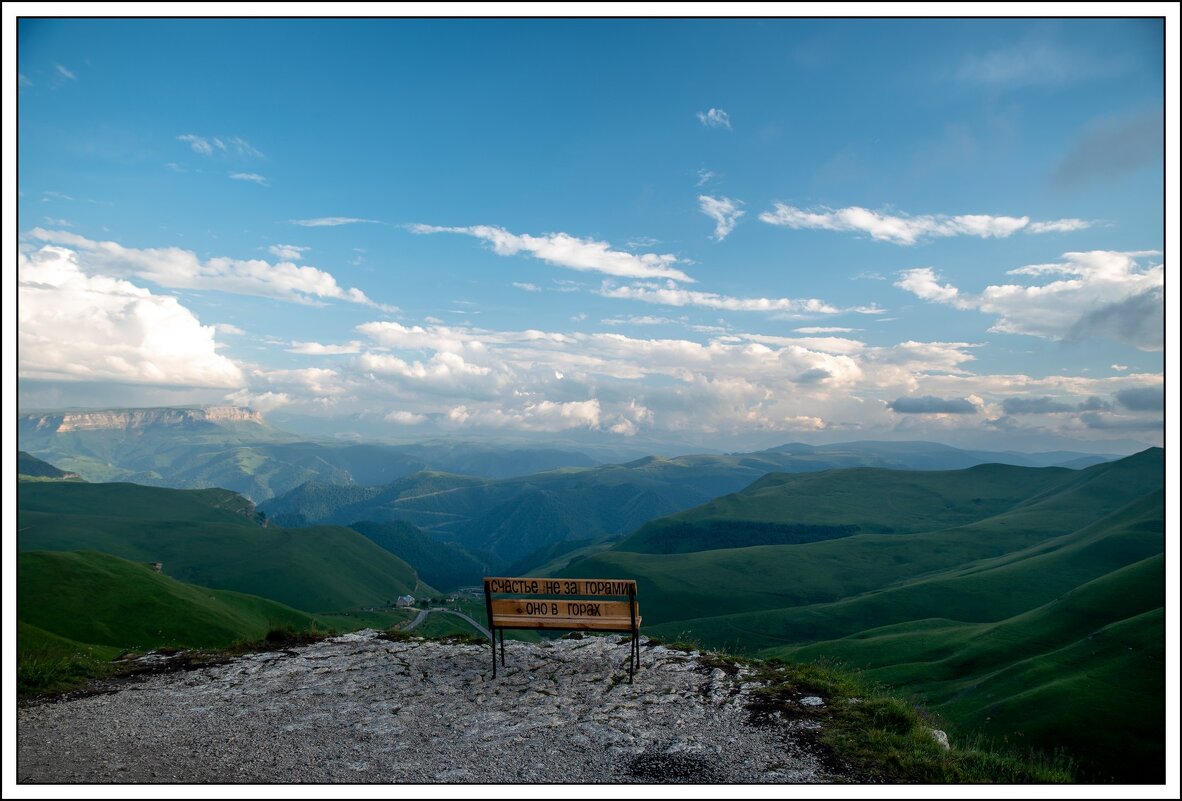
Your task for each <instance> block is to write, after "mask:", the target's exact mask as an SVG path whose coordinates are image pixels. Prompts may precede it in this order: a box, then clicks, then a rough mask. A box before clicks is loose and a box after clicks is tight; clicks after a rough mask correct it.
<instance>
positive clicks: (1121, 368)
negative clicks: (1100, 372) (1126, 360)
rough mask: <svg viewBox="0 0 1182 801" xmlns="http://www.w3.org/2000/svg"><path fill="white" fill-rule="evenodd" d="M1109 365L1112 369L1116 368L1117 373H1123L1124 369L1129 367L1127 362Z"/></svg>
mask: <svg viewBox="0 0 1182 801" xmlns="http://www.w3.org/2000/svg"><path fill="white" fill-rule="evenodd" d="M1110 366H1111V368H1112V369H1113V370H1116V371H1117V372H1118V373H1123V372H1124V371H1125V370H1128V369H1129V366H1128V365H1127V364H1113V365H1110Z"/></svg>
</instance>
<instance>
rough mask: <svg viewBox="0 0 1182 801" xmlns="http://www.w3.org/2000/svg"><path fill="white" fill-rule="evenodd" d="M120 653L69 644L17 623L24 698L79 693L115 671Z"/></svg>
mask: <svg viewBox="0 0 1182 801" xmlns="http://www.w3.org/2000/svg"><path fill="white" fill-rule="evenodd" d="M118 655H119V649H117V648H110V647H103V646H97V645H84V644H83V643H79V642H74V641H73V640H67V639H65V638H64V637H59V636H57V635H55V634H51V633H50V632H48V631H45V630H44V629H39V628H37V627H36V626H31V625H29V624H28V623H25V622H23V621H18V623H17V663H16V687H17V694H18V696H20V697H21V698H28V697H32V696H37V695H45V694H49V693H60V692H68V691H70V690H75V689H78V687H80V686H82V685H83V684H85V683H86V682H87V681H89V680H90V679H96V678H102V677H103V676H106V675H109V674H110V673H112V672H113V671H114V670H115V665H114V664H113V663H112V661H111V660H113V659H114V658H115V657H117V656H118Z"/></svg>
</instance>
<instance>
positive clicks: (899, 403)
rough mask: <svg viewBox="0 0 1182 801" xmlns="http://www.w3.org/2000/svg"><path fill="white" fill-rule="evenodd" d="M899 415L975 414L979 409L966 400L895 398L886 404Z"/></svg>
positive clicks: (927, 396) (927, 397) (928, 396)
mask: <svg viewBox="0 0 1182 801" xmlns="http://www.w3.org/2000/svg"><path fill="white" fill-rule="evenodd" d="M887 408H889V409H890V410H891V411H893V412H898V413H899V414H976V413H977V412H978V411H979V409H978V408H977V407H976V406H975V405H974V404H973V402H972V401H970V400H968V399H967V398H937V397H935V396H932V395H924V396H923V397H920V398H896V399H895V400H893V401H891V402H890V403H888V404H887Z"/></svg>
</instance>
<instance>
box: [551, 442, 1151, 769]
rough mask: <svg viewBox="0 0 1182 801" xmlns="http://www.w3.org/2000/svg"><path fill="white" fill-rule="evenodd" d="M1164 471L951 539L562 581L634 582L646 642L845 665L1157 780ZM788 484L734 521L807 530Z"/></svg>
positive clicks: (1034, 504) (1043, 504)
mask: <svg viewBox="0 0 1182 801" xmlns="http://www.w3.org/2000/svg"><path fill="white" fill-rule="evenodd" d="M1162 458H1163V454H1162V452H1161V450H1160V449H1154V450H1151V451H1148V452H1144V453H1142V454H1138V455H1135V456H1133V457H1129V458H1128V459H1125V460H1121V461H1120V462H1113V463H1108V464H1104V465H1099V466H1096V467H1093V468H1089V469H1087V470H1084V471H1080V472H1078V473H1066V474H1061V478H1060V479H1059V480H1057V481H1054V482H1046V483H1041V484H1040V483H1039V482H1037V481H1034V480H1030V481H1025V482H1023V483H1024V485H1025V486H1026V488H1027V489H1028V490H1029V494H1028V497H1025V498H1019V499H1018V500H1017V502H1016V503H1013V504H1012V505H1011V507H1010V508H1009V509H1008V510H1007V511H1005V512H1003V513H1001V514H996V515H994V516H992V517H986V518H984V519H980V520H976V521H974V522H971V523H968V524H967V525H962V526H960V527H956V528H950V529H946V530H942V531H931V532H922V533H914V534H902V535H900V534H893V535H859V536H855V537H849V538H847V539H843V540H834V541H828V542H821V543H813V544H806V545H798V546H777V547H758V548H740V549H732V550H722V551H703V552H700V553H689V554H675V555H656V554H640V553H623V552H620V551H616V550H611V551H605V552H599V553H597V554H594V555H592V556H590V557H588V558H586V559H582V560H576V562H575V563H574V564H572V565H570V566H569V567H568V568H567V569H566V570H565V571H564V573H565V574H566V575H575V574H580V575H595V576H600V575H602V576H605V577H606V576H617V577H634V578H637V579H638V580H639V581H640V593H639V594H640V597H641V598H642V600H643V603H644V609H645V619H646V623H649V624H655V625H646V626H645V629H646V631H650V632H653V633H656V634H660V635H664V636H668V637H678V636H692V637H694V638H697V639H699V640H700V641H702V642H704V643H706V644H709V645H712V646H715V647H726V648H730V649H734V650H739V651H747V652H751V651H754V650H758V651H759V652H760V654H761V655H763V656H775V657H788V658H793V659H818V658H826V659H829V658H837V659H842V660H845V661H847V662H849V663H850V664H852V665H855V666H859V667H866V668H868V669H869V671H870V675H871V676H872V677H873V678H875V679H878V680H881V681H886V682H889V683H891V684H892V685H895V686H899V687H906V688H907V689H908V690H911V691H915V692H917V693H920V694H922V695H923V696H924V697H925V698H926V699H928V700H929V701H930V702H931V703H934V704H937V711H940V712H943V713H944V714H945V715H946V716H947V717H948V718H950V719H951V720H953V721H955V722H956V724H957V725H958V726H959V728H960V729H961V731H962V732H968V731H980V732H982V733H984V734H985V735H986V736H989V737H996V738H998V740H999V741H1002V740H1004V741H1005V742H1006V743H1008V744H1009V745H1015V746H1020V745H1021V744H1023V743H1025V744H1028V745H1030V746H1037V747H1041V748H1047V749H1050V748H1053V747H1056V746H1066V747H1068V748H1070V749H1071V750H1072V751H1073V752H1074V753H1075V754H1076V755H1077V756H1078V758H1079V759H1080V760H1081V771H1083V773H1084V775H1086V776H1087V777H1089V778H1094V779H1097V780H1112V779H1113V778H1117V779H1120V780H1139V781H1156V780H1158V779H1157V778H1156V777H1158V776H1159V775H1160V771H1161V767H1162V765H1163V764H1164V763H1163V761H1162V759H1163V754H1162V750H1161V732H1162V728H1161V727H1162V724H1161V709H1162V707H1161V704H1162V699H1163V697H1164V685H1163V680H1164V673H1163V664H1162V641H1163V629H1162V625H1161V615H1162V604H1163V600H1162V593H1163V590H1164V588H1163V582H1162V563H1161V559H1162V556H1161V553H1162V549H1163V543H1164V541H1163V537H1162V533H1163V530H1164V518H1163V514H1164V494H1163V493H1164V490H1162V489H1155V488H1160V487H1161V486H1162ZM865 472H866V471H843V472H841V473H834V474H832V475H831V479H832V478H837V479H843V478H848V477H850V476H851V475H852V474H854V473H863V474H864V473H865ZM965 472H966V473H969V472H972V471H965ZM1031 472H1033V473H1035V474H1037V473H1042V472H1044V471H1031ZM1052 472H1058V471H1052ZM928 475H929V476H930V475H933V474H928ZM782 478H784V477H779V476H776V477H769V478H768V479H765V480H764V481H761V482H757V484H756V485H754V486H753V487H752V488H751V492H752V494H753V495H754V496H755V501H756V503H755V504H754V510H753V511H752V510H745V507H744V506H743V504H741V503H739V502H738V500H736V498H737V497H738V496H742V495H744V493H739V494H738V495H737V496H732V498H731V499H729V500H728V503H730V504H731V506H730V509H731V512H730V513H731V514H736V513H739V512H743V513H745V514H746V515H747V517H748V518H749V519H750V518H755V519H760V516H762V519H771V520H776V519H777V517H776V515H777V514H778V515H782V516H781V517H779V518H778V519H780V520H784V519H788V520H794V519H800V518H798V517H795V508H794V506H795V504H796V503H797V501H793V502H792V503H784V504H781V505H778V507H777V504H776V503H775V502H774V501H775V497H774V494H773V493H769V492H767V489H768V488H769V487H771V486H773V485H774V482H775V481H778V480H780V479H782ZM787 478H789V479H795V478H798V477H787ZM805 478H808V479H813V478H817V479H819V478H821V476H816V477H814V476H807V477H805ZM1019 478H1021V475H1020V474H1019ZM797 486H799V485H797ZM821 490H822V492H821V493H820V494H819V495H817V496H815V497H829V498H830V502H832V499H833V498H834V497H843V498H845V499H846V500H847V503H846V504H845V505H842V506H822V507H820V508H822V509H825V508H828V509H830V510H833V511H832V515H833V516H832V517H831V518H830V519H829V520H825V518H823V517H822V518H820V520H819V522H834V523H836V522H841V521H844V520H850V519H856V518H854V517H853V516H856V515H858V514H861V513H862V512H863V510H866V509H870V508H872V507H873V506H875V505H882V506H883V507H884V508H886V509H888V510H889V508H890V507H889V506H887V505H886V504H883V503H880V501H881V499H877V498H875V497H874V496H873V495H869V496H867V497H863V498H856V497H855V496H854V495H853V494H852V493H850V492H849V488H848V487H839V488H838V492H837V493H836V494H834V493H830V494H828V496H826V494H825V493H824V492H823V487H822V488H821ZM949 496H950V493H948V494H945V495H944V497H949ZM800 497H801V499H802V500H803V499H804V498H805V497H806V494H804V493H800ZM913 497H917V496H915V494H914V493H913ZM960 497H963V493H961V496H960ZM817 508H818V507H814V508H813V509H812V510H811V512H812V513H813V514H818V512H817ZM718 509H719V504H717V503H716V504H711V505H708V507H706V509H704V511H706V510H708V511H709V513H715V512H717V510H718ZM953 511H955V510H953ZM682 517H687V516H686V515H683V516H682ZM688 517H689V518H690V520H691V521H692V520H693V519H694V518H693V516H692V515H690V516H688ZM703 517H704V518H707V519H709V514H706V515H703ZM937 518H939V515H937ZM713 519H715V520H725V518H724V517H722V516H721V515H719V516H718V517H715V518H713ZM805 519H808V518H805ZM814 519H815V518H814ZM885 519H887V520H888V524H890V520H891V518H890V517H887V518H885ZM945 519H946V518H945ZM894 520H895V521H898V520H900V517H898V516H896V517H895V518H894ZM789 643H795V644H796V645H795V646H791V645H786V644H789ZM760 649H762V650H760ZM1112 754H1117V755H1118V756H1117V757H1116V758H1113V757H1112Z"/></svg>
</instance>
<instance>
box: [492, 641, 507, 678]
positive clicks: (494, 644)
mask: <svg viewBox="0 0 1182 801" xmlns="http://www.w3.org/2000/svg"><path fill="white" fill-rule="evenodd" d="M501 636H502V637H504V636H505V633H504V632H501ZM488 638H489V645H491V646H492V658H493V678H494V679H495V678H496V677H497V630H496V629H490V630H489V632H488Z"/></svg>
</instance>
